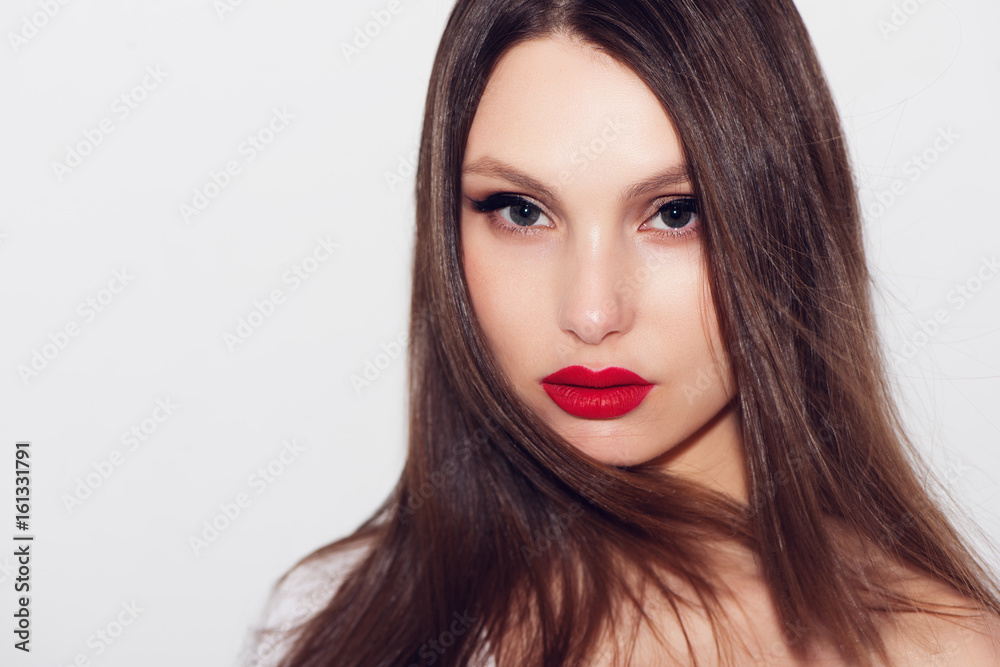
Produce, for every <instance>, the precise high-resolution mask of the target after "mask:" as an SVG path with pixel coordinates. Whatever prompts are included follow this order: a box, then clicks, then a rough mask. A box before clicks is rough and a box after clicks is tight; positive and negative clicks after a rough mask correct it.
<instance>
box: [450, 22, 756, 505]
mask: <svg viewBox="0 0 1000 667" xmlns="http://www.w3.org/2000/svg"><path fill="white" fill-rule="evenodd" d="M686 174H687V169H686V166H685V159H684V155H683V152H682V150H681V145H680V141H679V139H678V138H677V134H676V132H675V131H674V128H673V125H672V123H671V122H670V120H669V118H668V117H667V115H666V114H665V113H664V111H663V108H662V106H661V105H660V104H659V102H658V101H657V100H656V98H655V97H654V96H653V93H652V92H651V91H650V90H649V88H648V87H647V86H646V85H645V84H644V83H643V82H642V81H641V80H640V79H639V78H638V77H636V76H635V75H634V74H632V73H631V72H629V71H627V70H625V69H624V68H623V67H622V66H621V65H619V64H618V63H617V62H616V61H614V60H612V59H611V58H609V57H608V56H605V55H603V54H600V53H598V52H597V51H595V50H594V49H592V48H590V47H581V46H577V45H574V43H573V42H571V41H569V40H566V39H558V40H556V39H547V40H532V41H529V42H527V43H524V44H521V45H519V46H517V47H515V48H514V49H512V50H511V51H510V52H509V53H508V54H506V56H505V57H503V58H502V59H501V61H500V62H499V64H498V65H497V67H496V69H495V71H494V73H493V75H492V77H491V78H490V81H489V83H488V85H487V87H486V90H485V93H484V95H483V98H482V100H481V102H480V104H479V108H478V110H477V112H476V116H475V118H474V120H473V124H472V128H471V131H470V134H469V140H468V145H467V150H466V155H465V161H464V165H463V174H462V191H463V195H464V197H463V202H462V213H461V236H462V250H463V255H464V267H465V275H466V279H467V281H468V284H469V289H470V293H471V298H472V302H473V307H474V309H475V312H476V314H477V316H478V318H479V320H480V322H481V324H482V326H483V329H484V331H485V333H486V336H487V337H488V339H489V343H490V345H491V346H492V349H493V350H494V351H495V353H496V355H497V357H498V359H499V363H500V364H501V367H502V368H503V370H504V371H505V372H506V374H507V375H508V377H509V378H510V380H511V381H512V382H513V384H514V386H515V387H516V388H517V390H518V392H519V393H520V395H521V397H522V398H523V400H524V401H525V402H526V403H527V404H528V405H529V406H530V407H531V408H532V409H533V410H535V411H536V412H537V414H539V415H540V416H541V417H542V418H543V419H544V420H545V421H546V422H547V423H549V424H551V425H552V426H553V427H554V428H555V429H556V430H557V431H558V432H559V433H560V434H561V435H563V436H564V437H565V438H567V439H568V440H569V441H570V442H572V443H573V444H575V445H576V446H577V447H578V448H579V449H580V450H581V451H583V452H585V453H587V454H589V455H590V456H592V457H594V458H595V459H597V460H598V461H600V462H602V463H606V464H613V465H635V464H640V463H650V462H652V463H655V464H657V465H662V466H665V467H667V468H669V469H670V470H671V471H672V472H676V473H679V474H684V475H689V476H691V477H693V478H697V479H699V480H700V481H702V482H704V483H706V484H708V485H709V486H712V487H714V488H717V489H719V490H723V491H725V492H727V493H730V494H732V495H734V496H735V497H737V498H739V499H743V500H744V501H745V498H746V483H745V477H744V471H743V459H742V451H743V448H742V446H741V442H740V437H739V433H738V428H737V419H736V414H735V412H734V409H733V404H732V399H733V396H734V395H735V392H736V388H735V384H734V383H733V381H732V377H731V375H732V374H731V371H730V369H729V367H728V358H727V355H726V353H725V349H724V346H723V345H722V342H721V340H720V337H719V332H718V324H717V321H716V318H715V308H714V305H713V304H712V300H711V295H710V293H709V289H708V283H707V273H706V272H707V264H706V256H705V252H704V248H703V245H704V243H703V231H702V228H701V225H702V223H701V221H700V219H698V218H697V216H693V217H692V218H691V220H690V221H689V222H688V223H687V224H686V225H684V226H683V227H682V228H679V229H671V228H670V227H669V226H668V223H667V221H666V220H665V217H666V216H665V215H664V214H662V213H661V212H660V209H661V208H662V207H663V206H664V205H665V204H668V203H669V202H671V201H672V200H677V199H678V198H680V197H685V196H686V197H688V198H690V197H692V194H693V190H692V186H691V183H690V181H689V180H688V178H687V176H686ZM664 175H666V177H669V176H671V175H673V176H676V177H679V178H675V179H673V182H671V180H669V179H668V178H665V177H664ZM657 178H659V179H660V181H661V182H660V183H659V184H657V183H656V179H657ZM497 193H508V194H517V195H521V196H522V197H524V198H525V199H526V200H527V201H529V202H531V205H532V206H533V207H535V209H534V212H537V213H538V216H537V220H535V221H534V222H533V223H532V226H531V227H529V228H521V231H524V232H526V233H524V234H511V233H506V232H504V231H502V230H501V229H498V228H497V227H496V223H497V222H499V223H500V224H502V225H505V226H507V227H508V228H510V229H514V230H515V231H516V230H517V229H518V227H517V225H516V224H515V222H514V221H516V220H518V221H521V222H522V223H523V222H525V221H526V218H525V216H524V215H523V210H521V211H518V210H516V209H518V208H519V206H513V207H512V206H507V207H506V208H505V209H501V210H498V211H496V212H495V213H496V216H491V215H490V214H488V213H483V212H480V211H478V210H477V209H476V207H475V206H474V205H473V201H474V200H475V201H482V200H483V199H485V198H487V197H489V196H490V195H494V194H497ZM527 210H532V209H527ZM681 231H683V232H686V233H684V234H683V235H680V234H678V233H677V232H681ZM571 365H581V366H586V367H588V368H591V369H593V370H600V369H603V368H606V367H609V366H620V367H624V368H627V369H629V370H631V371H633V372H635V373H638V374H639V375H640V376H642V377H643V378H645V379H646V380H648V381H649V382H652V383H653V384H654V385H655V386H654V388H653V389H652V391H651V392H650V393H649V394H648V396H647V397H646V399H645V400H644V401H643V402H642V404H641V405H640V406H639V407H638V408H636V409H635V410H633V411H631V412H630V413H628V414H626V415H623V416H621V417H618V418H615V419H586V418H581V417H576V416H573V415H571V414H569V413H567V412H564V411H563V410H562V409H561V408H559V407H558V406H557V405H556V404H555V403H554V402H553V401H552V399H551V398H550V397H549V396H548V395H547V394H546V393H545V391H544V390H543V389H542V386H541V384H540V381H541V380H542V378H544V377H545V376H547V375H549V374H550V373H553V372H555V371H557V370H559V369H561V368H564V367H566V366H571Z"/></svg>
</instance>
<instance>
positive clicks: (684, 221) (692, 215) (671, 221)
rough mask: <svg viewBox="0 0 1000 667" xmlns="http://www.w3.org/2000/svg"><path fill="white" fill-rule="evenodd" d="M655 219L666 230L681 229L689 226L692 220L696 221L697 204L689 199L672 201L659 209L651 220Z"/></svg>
mask: <svg viewBox="0 0 1000 667" xmlns="http://www.w3.org/2000/svg"><path fill="white" fill-rule="evenodd" d="M657 218H659V219H661V220H662V221H663V224H664V225H666V227H667V229H671V230H680V229H683V228H684V227H687V226H689V225H690V224H691V221H692V220H697V219H698V203H697V202H696V201H695V200H694V199H692V198H690V197H683V198H680V199H674V200H672V201H669V202H667V203H666V204H664V205H663V206H661V207H660V210H659V211H657V213H656V215H655V216H653V220H656V219H657Z"/></svg>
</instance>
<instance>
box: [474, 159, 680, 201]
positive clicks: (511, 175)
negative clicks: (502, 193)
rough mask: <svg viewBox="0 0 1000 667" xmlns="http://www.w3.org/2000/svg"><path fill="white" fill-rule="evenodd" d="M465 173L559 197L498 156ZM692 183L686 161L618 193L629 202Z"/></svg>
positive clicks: (547, 195) (476, 165)
mask: <svg viewBox="0 0 1000 667" xmlns="http://www.w3.org/2000/svg"><path fill="white" fill-rule="evenodd" d="M462 173H463V174H482V175H483V176H498V177H500V178H503V179H505V180H507V181H510V182H511V183H514V184H515V185H518V186H520V187H522V188H526V189H528V190H533V191H535V192H537V193H539V194H540V195H542V196H543V197H546V198H547V199H556V195H555V193H554V192H553V191H552V189H551V188H549V187H548V186H546V185H545V184H544V183H542V182H541V181H539V180H537V179H535V178H532V177H531V176H528V175H527V174H524V173H522V172H520V171H518V170H517V169H515V168H514V167H512V166H511V165H509V164H507V163H506V162H504V161H502V160H498V159H496V158H494V157H490V156H485V157H481V158H479V159H478V160H476V161H475V162H471V163H469V164H468V165H467V166H466V167H465V168H463V169H462ZM690 182H691V173H690V171H689V169H688V165H687V163H686V162H681V163H680V164H677V165H674V166H672V167H668V168H667V169H664V170H663V171H661V172H659V173H657V174H654V175H653V176H650V177H649V178H646V179H643V180H641V181H639V182H638V183H635V184H633V185H630V186H629V187H627V188H625V189H624V190H622V192H621V193H620V194H619V195H618V200H619V201H621V202H625V201H628V200H630V199H636V198H638V197H642V196H643V195H646V194H649V193H651V192H655V191H658V190H665V189H668V188H672V187H676V186H678V185H682V184H688V183H690Z"/></svg>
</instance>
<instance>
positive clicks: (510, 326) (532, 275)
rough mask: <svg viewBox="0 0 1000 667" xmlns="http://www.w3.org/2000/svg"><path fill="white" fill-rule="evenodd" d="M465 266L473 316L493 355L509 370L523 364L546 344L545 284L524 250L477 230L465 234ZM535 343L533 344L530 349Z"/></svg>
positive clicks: (469, 227) (469, 228)
mask: <svg viewBox="0 0 1000 667" xmlns="http://www.w3.org/2000/svg"><path fill="white" fill-rule="evenodd" d="M462 263H463V267H464V271H465V280H466V283H467V284H468V286H469V296H470V299H471V301H472V308H473V312H474V313H475V316H476V318H477V319H478V320H479V324H480V326H481V327H482V329H483V333H484V334H485V335H486V338H487V342H488V343H489V345H490V347H491V349H492V350H493V351H494V352H495V354H496V355H497V356H498V360H499V361H500V362H501V363H502V364H503V365H504V366H505V367H507V370H508V371H510V370H513V369H514V368H516V367H518V366H520V365H522V364H524V363H525V361H526V359H525V357H526V356H527V352H528V351H530V350H531V349H532V348H537V347H540V345H541V343H542V339H541V335H542V332H541V331H539V328H540V326H541V325H542V324H543V323H544V322H546V321H548V320H546V318H545V312H546V299H545V297H544V295H543V294H542V290H539V289H538V288H537V286H538V285H541V284H544V281H545V280H547V278H546V277H545V276H544V275H543V274H542V272H541V270H540V268H539V267H540V266H544V264H541V265H540V264H539V263H537V262H534V261H532V260H531V256H530V253H525V252H524V249H523V248H522V249H520V250H519V251H518V252H514V251H512V249H510V248H506V247H505V246H504V244H503V243H497V242H496V240H495V239H492V238H490V232H488V231H486V230H480V229H476V228H475V226H474V225H469V226H468V227H464V228H463V235H462ZM532 341H534V344H532Z"/></svg>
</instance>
